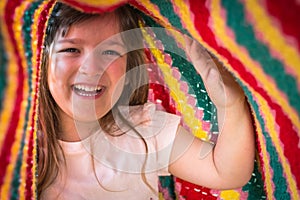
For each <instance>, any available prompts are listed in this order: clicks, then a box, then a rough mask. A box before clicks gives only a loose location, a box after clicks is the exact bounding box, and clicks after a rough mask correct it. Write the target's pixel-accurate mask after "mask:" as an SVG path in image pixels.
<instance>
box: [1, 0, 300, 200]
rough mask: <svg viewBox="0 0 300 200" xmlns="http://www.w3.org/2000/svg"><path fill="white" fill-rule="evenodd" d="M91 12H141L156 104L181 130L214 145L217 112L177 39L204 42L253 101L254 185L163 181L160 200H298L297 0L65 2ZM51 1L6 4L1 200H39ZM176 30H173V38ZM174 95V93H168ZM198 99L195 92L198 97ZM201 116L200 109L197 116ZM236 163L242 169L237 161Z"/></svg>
mask: <svg viewBox="0 0 300 200" xmlns="http://www.w3.org/2000/svg"><path fill="white" fill-rule="evenodd" d="M64 2H66V3H69V4H70V5H72V6H74V7H77V8H79V9H81V10H83V11H85V12H103V11H106V10H111V9H114V8H116V7H118V6H120V5H122V4H124V3H129V4H131V5H133V6H134V7H136V8H137V9H138V11H139V12H140V13H141V15H142V16H143V18H144V20H145V23H146V24H147V25H148V26H152V27H159V28H164V29H163V30H164V31H165V32H164V33H162V34H164V39H165V40H161V39H159V37H154V36H153V35H154V34H152V33H151V30H149V29H147V30H145V31H144V36H145V41H146V42H147V44H148V45H149V46H151V45H153V46H155V45H156V46H157V45H159V46H161V47H163V48H160V49H156V50H153V49H149V51H148V52H147V55H148V57H149V59H153V60H156V61H157V62H158V63H157V66H153V69H152V70H151V73H150V80H152V81H151V84H150V93H151V95H150V96H149V100H151V101H154V102H160V103H161V106H163V107H164V108H165V109H166V110H167V111H168V112H171V113H175V114H177V115H181V116H182V119H183V121H182V123H183V125H184V126H186V127H187V128H189V129H190V130H192V132H193V133H194V134H195V135H196V136H197V137H200V138H202V139H206V140H207V139H210V140H212V141H213V140H214V139H215V138H216V134H215V131H214V127H215V128H217V124H216V121H215V115H214V107H213V105H212V103H211V102H210V100H209V98H208V97H207V93H206V91H205V89H204V86H203V83H202V81H201V78H200V77H199V76H197V75H195V74H196V73H195V70H194V69H193V67H192V66H191V64H190V63H189V62H188V61H186V59H183V58H182V57H181V56H179V55H178V54H177V53H173V52H169V51H165V49H168V48H171V47H172V48H176V49H177V51H176V52H179V51H182V38H181V37H180V36H178V35H177V33H178V32H180V33H184V34H188V35H190V36H191V37H193V38H194V39H196V40H197V41H199V42H200V43H201V44H202V45H203V46H204V47H205V48H206V49H207V50H208V51H209V52H210V53H211V54H212V55H214V57H216V58H217V59H218V60H219V61H220V62H221V63H223V65H224V66H225V67H226V68H227V69H228V70H229V71H230V72H232V74H233V75H234V77H235V78H236V79H237V81H238V83H239V84H240V85H241V87H242V88H243V90H244V92H245V95H246V96H247V99H248V102H249V105H250V106H251V110H252V114H253V123H254V125H255V129H256V149H257V158H256V161H255V169H254V172H253V175H252V178H251V180H250V181H249V183H248V184H246V185H245V186H244V187H242V188H239V189H235V190H226V191H218V190H212V189H209V188H204V187H202V186H198V185H194V184H191V183H188V182H186V181H183V180H181V179H178V178H176V177H172V176H170V177H160V179H159V180H160V181H159V184H158V186H159V190H160V199H226V200H227V199H228V200H232V199H253V200H256V199H295V200H298V199H300V158H299V155H300V142H299V138H300V117H299V113H300V56H299V52H300V21H299V20H300V3H299V1H296V0H275V1H272V0H264V1H262V0H261V1H258V0H253V1H250V0H249V1H239V0H232V1H227V0H186V1H181V0H164V1H160V0H129V1H126V0H111V1H100V0H99V1H94V0H64ZM54 4H55V1H54V0H15V1H11V0H1V1H0V188H1V189H0V199H2V200H6V199H36V198H37V194H36V187H37V186H36V180H37V178H38V177H37V160H36V156H37V149H36V146H37V144H36V138H37V123H36V122H37V118H38V115H37V109H38V86H39V73H40V63H41V52H42V50H43V48H42V44H43V39H44V32H45V28H46V25H47V20H48V16H49V15H50V13H51V12H52V11H53V5H54ZM171 30H174V31H171ZM170 91H172V92H170ZM191 91H195V92H191ZM195 108H197V109H195ZM237 164H238V163H237Z"/></svg>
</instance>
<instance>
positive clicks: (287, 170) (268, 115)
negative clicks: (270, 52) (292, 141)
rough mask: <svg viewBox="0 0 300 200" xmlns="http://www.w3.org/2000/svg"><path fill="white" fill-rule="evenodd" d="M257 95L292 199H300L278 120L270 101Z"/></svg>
mask: <svg viewBox="0 0 300 200" xmlns="http://www.w3.org/2000/svg"><path fill="white" fill-rule="evenodd" d="M255 96H256V97H257V100H258V101H259V102H260V109H261V113H263V115H264V120H265V126H266V128H267V129H268V132H269V135H270V137H271V140H272V143H273V144H274V146H275V148H276V150H277V153H278V157H279V159H280V161H281V163H282V167H283V171H284V174H285V176H286V181H287V184H288V187H289V189H290V192H291V195H292V197H293V198H292V199H300V196H299V194H298V192H297V191H298V190H297V185H296V182H295V180H294V178H293V174H292V172H291V167H290V165H289V162H288V160H287V158H286V157H285V156H284V152H283V148H282V145H281V142H280V140H279V135H278V133H277V130H276V122H275V121H274V115H273V114H272V111H271V110H270V107H269V106H268V102H266V100H265V99H264V98H263V97H261V96H260V95H259V94H258V93H257V94H256V95H255Z"/></svg>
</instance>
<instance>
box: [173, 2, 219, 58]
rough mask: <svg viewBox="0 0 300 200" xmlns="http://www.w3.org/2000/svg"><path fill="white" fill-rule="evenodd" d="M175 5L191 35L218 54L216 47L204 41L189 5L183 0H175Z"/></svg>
mask: <svg viewBox="0 0 300 200" xmlns="http://www.w3.org/2000/svg"><path fill="white" fill-rule="evenodd" d="M173 5H174V6H176V7H177V8H178V9H177V12H178V13H179V16H178V17H181V22H184V24H183V25H184V26H185V29H186V30H187V31H188V32H189V33H190V34H191V36H192V37H193V38H194V39H196V40H197V41H198V42H200V44H201V45H202V46H203V47H205V48H206V49H207V50H208V51H210V52H211V53H213V54H214V55H217V54H218V53H217V52H216V50H215V49H213V48H211V47H210V46H209V45H207V43H206V42H205V41H203V39H202V37H201V36H200V34H199V32H198V30H197V29H196V28H195V25H194V22H193V21H192V17H191V16H192V13H191V10H190V8H189V6H188V5H187V4H186V3H183V1H182V0H173Z"/></svg>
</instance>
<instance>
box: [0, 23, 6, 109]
mask: <svg viewBox="0 0 300 200" xmlns="http://www.w3.org/2000/svg"><path fill="white" fill-rule="evenodd" d="M6 68H7V55H6V52H5V50H4V44H3V36H2V26H0V112H1V111H2V108H3V102H4V96H5V88H6V85H7V80H6V76H7V74H6V73H7V72H6Z"/></svg>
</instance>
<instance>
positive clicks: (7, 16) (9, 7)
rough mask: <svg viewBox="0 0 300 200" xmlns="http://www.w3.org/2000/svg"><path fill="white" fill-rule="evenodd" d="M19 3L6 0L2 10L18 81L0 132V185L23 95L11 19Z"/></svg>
mask: <svg viewBox="0 0 300 200" xmlns="http://www.w3.org/2000/svg"><path fill="white" fill-rule="evenodd" d="M20 4H21V0H19V1H7V4H6V6H5V10H4V20H5V23H6V26H7V30H8V34H9V35H8V37H9V39H10V40H11V43H12V45H13V48H14V52H12V53H14V54H15V56H16V59H17V60H16V61H17V64H18V66H17V67H18V73H17V78H18V82H17V83H13V84H17V89H16V91H15V92H16V94H17V95H16V99H15V102H12V103H14V105H15V107H14V108H13V111H12V115H11V121H10V123H9V126H8V130H7V132H6V133H1V134H6V135H5V139H4V141H3V146H2V147H1V155H0V160H1V162H0V187H1V186H2V184H3V181H4V176H5V172H6V168H7V166H8V164H9V162H10V161H11V160H10V159H11V153H12V152H11V148H12V145H13V143H14V140H15V134H16V132H17V126H18V122H19V119H20V110H21V103H22V100H23V99H22V97H23V83H24V76H25V75H24V74H23V68H22V63H21V57H20V55H19V54H18V53H19V52H18V50H17V43H16V40H15V38H14V37H13V36H14V30H13V21H14V11H15V8H16V7H17V6H18V5H20Z"/></svg>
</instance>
